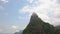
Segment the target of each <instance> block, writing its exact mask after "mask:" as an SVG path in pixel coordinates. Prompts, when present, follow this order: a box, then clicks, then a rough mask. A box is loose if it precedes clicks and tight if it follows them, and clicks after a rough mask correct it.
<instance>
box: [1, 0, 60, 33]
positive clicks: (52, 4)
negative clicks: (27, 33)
mask: <svg viewBox="0 0 60 34" xmlns="http://www.w3.org/2000/svg"><path fill="white" fill-rule="evenodd" d="M33 12H35V13H37V15H38V16H39V17H40V18H41V19H42V20H43V21H45V22H48V23H50V24H52V25H54V26H57V25H60V0H0V33H14V32H16V31H19V30H23V29H24V28H25V27H26V26H27V24H28V23H29V19H30V16H31V14H32V13H33Z"/></svg>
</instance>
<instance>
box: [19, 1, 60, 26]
mask: <svg viewBox="0 0 60 34" xmlns="http://www.w3.org/2000/svg"><path fill="white" fill-rule="evenodd" d="M27 1H28V0H27ZM29 1H30V3H29V4H28V5H26V6H24V7H23V8H22V9H19V13H20V14H25V13H29V14H30V15H31V14H32V13H33V12H36V13H37V14H38V16H39V17H42V19H43V20H44V21H48V22H50V23H51V24H54V25H56V24H55V23H52V22H53V21H54V19H55V17H57V18H58V17H59V14H60V5H59V4H58V3H57V1H58V0H29ZM29 1H28V2H29ZM49 12H50V13H49ZM51 13H52V15H53V16H52V15H49V14H51ZM50 16H51V17H52V18H54V19H52V18H51V17H50ZM57 18H56V19H57ZM56 19H55V20H56ZM51 20H52V21H51ZM57 20H59V19H57ZM54 22H55V21H54Z"/></svg>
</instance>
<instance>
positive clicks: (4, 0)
mask: <svg viewBox="0 0 60 34" xmlns="http://www.w3.org/2000/svg"><path fill="white" fill-rule="evenodd" d="M1 1H2V2H3V3H8V1H9V0H1Z"/></svg>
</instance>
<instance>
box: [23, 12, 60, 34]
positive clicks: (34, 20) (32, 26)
mask: <svg viewBox="0 0 60 34" xmlns="http://www.w3.org/2000/svg"><path fill="white" fill-rule="evenodd" d="M57 31H58V30H57V29H56V28H55V27H53V26H52V25H50V24H49V23H45V22H43V21H42V20H41V19H40V18H39V17H38V16H37V14H36V13H33V14H32V16H31V18H30V22H29V24H28V25H27V27H26V28H25V29H24V30H23V32H22V34H59V33H58V32H57Z"/></svg>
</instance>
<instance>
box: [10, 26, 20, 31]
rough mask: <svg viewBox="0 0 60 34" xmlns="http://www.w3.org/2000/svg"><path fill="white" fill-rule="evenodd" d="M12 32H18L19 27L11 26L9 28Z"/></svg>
mask: <svg viewBox="0 0 60 34" xmlns="http://www.w3.org/2000/svg"><path fill="white" fill-rule="evenodd" d="M11 28H12V31H13V32H18V31H19V26H16V25H12V26H11Z"/></svg>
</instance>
